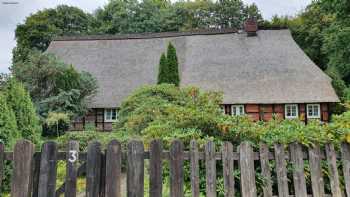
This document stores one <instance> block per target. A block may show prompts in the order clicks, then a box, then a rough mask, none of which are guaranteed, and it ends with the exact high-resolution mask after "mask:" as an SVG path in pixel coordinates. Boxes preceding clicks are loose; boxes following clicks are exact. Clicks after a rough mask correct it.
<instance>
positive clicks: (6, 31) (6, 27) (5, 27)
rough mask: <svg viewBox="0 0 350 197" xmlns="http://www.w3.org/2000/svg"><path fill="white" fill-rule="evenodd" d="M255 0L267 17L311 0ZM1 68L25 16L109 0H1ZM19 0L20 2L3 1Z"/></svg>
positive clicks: (5, 66)
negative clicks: (65, 5) (67, 6)
mask: <svg viewBox="0 0 350 197" xmlns="http://www.w3.org/2000/svg"><path fill="white" fill-rule="evenodd" d="M243 1H244V2H246V3H253V2H255V3H256V4H257V5H258V7H259V9H260V10H261V11H262V14H263V17H264V18H265V19H269V18H271V16H272V15H274V14H278V15H295V14H296V13H298V12H299V11H300V10H302V9H304V8H305V6H306V5H307V4H309V3H310V2H311V0H243ZM0 2H1V4H0V39H1V42H0V72H9V71H8V67H9V66H10V65H11V58H12V49H13V48H14V47H15V45H16V42H15V40H14V31H15V28H16V25H17V24H19V23H22V22H23V21H24V19H25V17H26V16H28V15H29V14H30V13H34V12H36V11H38V10H40V9H43V8H51V7H55V6H57V5H59V4H67V5H72V6H77V7H79V8H81V9H83V10H84V11H87V12H90V13H91V12H93V11H94V10H95V9H96V8H98V7H102V6H103V5H105V4H106V3H107V2H108V0H0ZM3 2H18V4H7V5H6V4H3Z"/></svg>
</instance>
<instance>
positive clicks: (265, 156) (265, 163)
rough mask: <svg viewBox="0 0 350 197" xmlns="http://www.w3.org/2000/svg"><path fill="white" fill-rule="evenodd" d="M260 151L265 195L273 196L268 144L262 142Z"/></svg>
mask: <svg viewBox="0 0 350 197" xmlns="http://www.w3.org/2000/svg"><path fill="white" fill-rule="evenodd" d="M259 153H260V166H261V175H262V176H263V177H264V179H265V182H264V186H263V193H264V197H272V180H271V169H270V165H269V147H268V146H267V145H266V144H263V143H260V146H259Z"/></svg>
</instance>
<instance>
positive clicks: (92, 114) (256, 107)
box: [70, 103, 329, 131]
mask: <svg viewBox="0 0 350 197" xmlns="http://www.w3.org/2000/svg"><path fill="white" fill-rule="evenodd" d="M223 106H224V110H225V113H226V114H231V106H232V105H230V104H225V105H223ZM320 107H321V109H320V111H321V120H322V121H324V122H328V121H329V105H328V103H321V104H320ZM298 108H299V110H298V111H299V118H300V119H301V120H303V121H305V117H306V113H305V110H306V104H298ZM244 110H245V114H247V115H248V116H249V117H250V118H251V119H252V120H254V121H259V120H263V121H269V120H271V119H272V116H273V114H275V116H277V117H279V118H282V119H283V118H284V104H245V105H244ZM89 125H91V126H93V127H95V128H96V129H97V130H98V131H112V130H113V126H112V123H111V122H104V109H91V110H89V112H88V113H87V114H86V115H85V117H83V118H79V119H76V120H75V121H73V122H72V124H71V127H70V130H72V131H83V130H85V127H89Z"/></svg>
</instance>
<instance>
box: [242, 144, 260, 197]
mask: <svg viewBox="0 0 350 197" xmlns="http://www.w3.org/2000/svg"><path fill="white" fill-rule="evenodd" d="M239 167H240V170H241V193H242V197H256V196H257V192H256V185H255V170H254V158H253V148H252V147H251V145H250V144H249V142H242V143H241V144H240V146H239Z"/></svg>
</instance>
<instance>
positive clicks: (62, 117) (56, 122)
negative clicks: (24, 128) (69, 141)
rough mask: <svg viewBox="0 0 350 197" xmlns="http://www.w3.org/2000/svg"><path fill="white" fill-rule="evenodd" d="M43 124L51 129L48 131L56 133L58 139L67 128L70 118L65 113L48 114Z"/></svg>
mask: <svg viewBox="0 0 350 197" xmlns="http://www.w3.org/2000/svg"><path fill="white" fill-rule="evenodd" d="M45 122H46V125H47V126H48V127H52V128H51V129H50V130H54V131H56V136H57V137H59V136H60V134H62V133H64V131H66V130H67V128H68V127H69V123H70V118H69V114H66V113H62V112H49V114H48V116H47V118H46V120H45Z"/></svg>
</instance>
